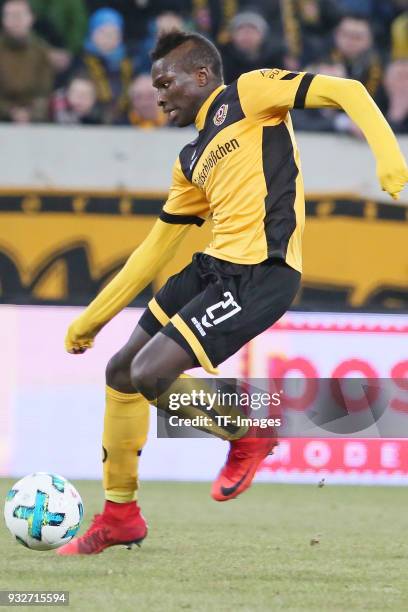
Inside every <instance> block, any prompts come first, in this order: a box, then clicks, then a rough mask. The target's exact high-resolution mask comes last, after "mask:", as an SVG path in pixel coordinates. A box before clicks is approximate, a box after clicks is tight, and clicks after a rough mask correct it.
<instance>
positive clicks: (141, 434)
mask: <svg viewBox="0 0 408 612" xmlns="http://www.w3.org/2000/svg"><path fill="white" fill-rule="evenodd" d="M149 411H150V408H149V403H148V401H147V400H146V399H145V398H144V397H143V395H141V394H140V393H121V392H120V391H116V390H115V389H112V388H111V387H108V386H107V387H106V409H105V421H104V431H103V441H102V444H103V488H104V489H105V497H106V499H107V500H109V501H113V502H117V503H125V502H129V501H132V500H134V499H136V498H137V489H138V463H139V456H140V453H141V450H142V448H143V446H144V445H145V443H146V438H147V433H148V430H149Z"/></svg>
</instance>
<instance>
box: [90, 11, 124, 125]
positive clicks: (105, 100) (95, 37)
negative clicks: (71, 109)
mask: <svg viewBox="0 0 408 612" xmlns="http://www.w3.org/2000/svg"><path fill="white" fill-rule="evenodd" d="M82 67H84V68H85V69H86V71H87V73H88V75H89V77H90V78H91V80H92V81H93V82H94V84H95V87H96V92H97V100H98V102H99V104H100V106H101V109H102V118H103V122H104V123H108V124H109V123H116V122H117V121H118V120H119V118H120V117H121V116H122V115H123V114H124V113H126V112H127V110H128V102H129V100H128V90H129V85H130V83H131V81H132V78H133V76H134V72H135V70H134V61H133V58H132V57H131V55H130V53H129V52H128V50H127V48H126V47H125V45H124V43H123V18H122V17H121V15H120V14H119V13H118V12H117V11H115V10H113V9H109V8H107V9H99V10H98V11H96V13H94V14H93V15H92V16H91V18H90V20H89V34H88V38H87V40H86V43H85V52H84V54H83V56H82V62H81V68H82Z"/></svg>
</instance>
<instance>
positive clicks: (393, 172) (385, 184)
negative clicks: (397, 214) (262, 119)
mask: <svg viewBox="0 0 408 612" xmlns="http://www.w3.org/2000/svg"><path fill="white" fill-rule="evenodd" d="M377 175H378V180H379V181H380V185H381V188H382V190H383V191H386V192H387V193H389V194H390V196H391V197H392V198H393V199H394V200H398V198H399V194H400V191H402V190H403V189H404V187H405V185H406V184H407V183H408V167H407V166H406V164H405V161H404V160H403V159H402V160H401V161H400V162H399V163H398V165H397V164H395V163H394V164H392V165H391V163H390V162H388V163H382V164H378V167H377Z"/></svg>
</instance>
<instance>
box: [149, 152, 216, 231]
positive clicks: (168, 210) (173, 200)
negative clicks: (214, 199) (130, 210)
mask: <svg viewBox="0 0 408 612" xmlns="http://www.w3.org/2000/svg"><path fill="white" fill-rule="evenodd" d="M208 214H209V204H208V202H207V200H206V199H205V196H204V194H203V192H202V191H201V190H200V189H198V187H196V186H195V185H193V184H192V183H190V182H189V181H188V180H187V179H186V177H185V176H184V174H183V171H182V169H181V165H180V160H179V159H177V161H176V163H175V164H174V167H173V180H172V184H171V187H170V191H169V195H168V198H167V201H166V203H165V204H164V206H163V210H162V213H161V215H160V219H161V220H162V221H164V222H165V223H174V224H181V225H190V224H193V225H198V226H200V225H202V224H203V223H204V222H205V220H206V218H207V217H208Z"/></svg>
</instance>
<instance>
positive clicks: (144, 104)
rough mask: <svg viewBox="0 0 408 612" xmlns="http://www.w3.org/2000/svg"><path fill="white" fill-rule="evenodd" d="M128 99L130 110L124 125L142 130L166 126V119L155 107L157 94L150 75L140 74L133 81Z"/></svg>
mask: <svg viewBox="0 0 408 612" xmlns="http://www.w3.org/2000/svg"><path fill="white" fill-rule="evenodd" d="M129 97H130V110H129V113H128V115H127V117H126V121H125V123H127V124H128V125H134V126H137V127H140V128H144V129H151V128H156V127H162V126H164V125H166V123H167V118H166V116H165V115H164V113H163V111H162V110H161V108H159V106H158V105H157V94H156V90H155V89H154V87H153V85H152V79H151V76H150V74H141V75H139V76H137V77H136V78H135V79H134V81H133V82H132V84H131V86H130V90H129Z"/></svg>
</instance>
